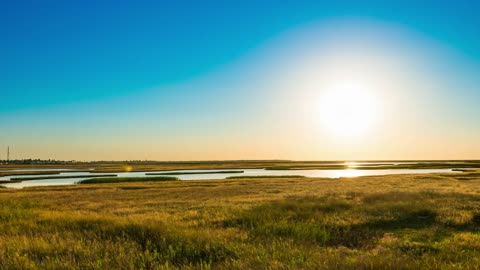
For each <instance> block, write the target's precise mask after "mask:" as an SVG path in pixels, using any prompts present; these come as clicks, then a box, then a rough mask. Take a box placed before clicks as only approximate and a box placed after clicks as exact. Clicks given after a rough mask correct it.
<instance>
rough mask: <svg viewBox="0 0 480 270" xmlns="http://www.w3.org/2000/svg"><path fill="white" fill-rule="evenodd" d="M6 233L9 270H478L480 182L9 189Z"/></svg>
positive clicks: (375, 180) (465, 177) (0, 240)
mask: <svg viewBox="0 0 480 270" xmlns="http://www.w3.org/2000/svg"><path fill="white" fill-rule="evenodd" d="M225 167H228V166H225ZM216 168H218V167H216ZM229 168H230V167H229ZM0 228H1V229H0V269H176V268H181V269H190V268H191V269H200V268H203V269H210V268H211V269H296V268H299V269H419V268H422V269H479V268H480V257H478V254H480V173H478V172H458V173H455V174H446V175H440V174H429V175H389V176H370V177H359V178H343V179H315V178H295V177H291V178H253V179H231V180H215V181H167V182H150V183H136V182H135V183H110V184H92V185H89V184H85V185H75V186H62V187H35V188H26V189H23V190H11V189H6V188H1V189H0Z"/></svg>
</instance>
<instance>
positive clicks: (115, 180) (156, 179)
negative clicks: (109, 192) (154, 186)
mask: <svg viewBox="0 0 480 270" xmlns="http://www.w3.org/2000/svg"><path fill="white" fill-rule="evenodd" d="M178 180H179V179H178V178H177V177H171V176H157V177H111V178H92V179H85V180H82V181H78V182H77V184H108V183H132V182H164V181H178Z"/></svg>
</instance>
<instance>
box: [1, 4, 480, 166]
mask: <svg viewBox="0 0 480 270" xmlns="http://www.w3.org/2000/svg"><path fill="white" fill-rule="evenodd" d="M230 2H231V1H227V2H225V1H21V0H19V1H4V2H2V3H1V4H0V5H1V8H0V35H1V36H2V42H1V43H0V59H1V61H0V94H1V96H0V147H1V149H3V148H5V149H6V147H7V145H10V147H11V152H12V157H13V158H44V159H48V158H51V159H75V160H134V159H135V160H136V159H140V160H144V159H148V160H214V159H300V160H307V159H308V160H340V159H341V160H344V159H348V160H354V159H356V160H365V159H377V160H378V159H480V106H479V104H480V39H479V38H478V37H479V36H480V28H479V27H478V26H479V25H480V18H479V17H478V13H479V12H480V3H478V1H473V0H472V1H467V0H464V1H439V0H437V1H433V0H424V1H408V0H407V1H405V0H404V1H293V0H292V1H290V0H282V1H241V2H239V3H230ZM259 2H261V3H259ZM330 2H331V3H330ZM345 84H348V85H350V86H349V87H351V88H355V91H357V90H358V89H363V88H365V89H366V90H365V91H366V92H368V93H369V95H370V96H371V97H372V99H374V100H375V101H372V104H371V105H367V103H368V102H366V101H365V100H364V102H363V103H364V105H357V104H356V103H352V104H350V103H339V104H338V105H335V104H333V105H332V102H330V101H329V99H328V98H326V97H327V96H328V95H327V94H326V93H328V91H333V90H331V89H337V88H338V87H339V85H345ZM357 88H358V89H357ZM335 91H336V90H335ZM358 91H360V90H358ZM361 91H363V90H361ZM358 99H359V100H360V101H362V98H358ZM326 103H328V104H326ZM333 103H335V102H333ZM359 103H361V102H359ZM345 104H347V106H354V107H355V106H358V111H359V112H360V111H362V110H363V111H365V110H366V109H367V108H365V107H369V108H368V109H371V108H374V109H375V110H372V112H373V111H374V114H375V117H372V119H373V118H374V119H373V120H374V121H373V120H372V124H371V127H368V129H366V131H365V132H364V133H362V134H356V133H355V134H354V132H344V133H347V134H346V135H348V136H340V135H339V134H335V133H332V132H331V131H332V128H326V127H325V125H322V121H323V120H322V119H323V118H324V117H325V115H327V116H328V115H330V114H331V115H332V116H331V117H330V120H332V119H337V118H335V117H336V116H338V114H339V113H342V112H343V111H344V110H343V109H339V107H341V106H342V105H345ZM362 106H363V107H362ZM325 108H330V109H325ZM359 115H360V114H359ZM339 121H340V120H339ZM360 124H361V122H360ZM350 125H352V123H350ZM2 156H3V155H2ZM0 159H1V158H0Z"/></svg>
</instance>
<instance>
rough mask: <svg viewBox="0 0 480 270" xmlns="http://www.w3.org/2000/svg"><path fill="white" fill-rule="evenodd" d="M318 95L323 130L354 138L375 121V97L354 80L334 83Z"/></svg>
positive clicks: (365, 130)
mask: <svg viewBox="0 0 480 270" xmlns="http://www.w3.org/2000/svg"><path fill="white" fill-rule="evenodd" d="M325 90H326V91H325V92H324V94H323V95H322V96H321V101H320V103H321V104H320V109H321V112H320V113H321V119H322V125H323V127H324V129H325V130H326V131H327V132H329V133H331V134H332V135H333V136H335V137H338V136H341V137H358V136H361V135H365V134H366V133H368V132H369V131H370V130H371V129H372V127H373V125H374V124H375V122H376V120H377V113H378V112H377V107H378V106H377V105H378V104H377V103H378V102H377V100H376V98H375V96H374V95H373V93H372V92H371V90H370V89H368V88H366V87H365V86H364V85H362V84H358V83H343V82H342V83H337V84H335V85H333V86H332V87H329V88H328V89H325Z"/></svg>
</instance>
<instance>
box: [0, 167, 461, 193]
mask: <svg viewBox="0 0 480 270" xmlns="http://www.w3.org/2000/svg"><path fill="white" fill-rule="evenodd" d="M49 170H50V171H54V170H51V169H49ZM36 171H41V170H36ZM58 171H60V173H59V174H51V175H50V174H38V175H36V174H25V175H12V176H4V177H0V181H9V180H11V179H16V178H22V181H21V182H15V183H13V182H12V183H4V184H1V185H2V186H5V187H9V188H24V187H34V186H52V185H73V184H75V183H77V182H79V181H82V180H85V179H90V178H92V177H95V176H98V175H102V174H109V175H110V174H113V175H116V176H117V177H153V176H155V175H151V174H167V175H170V176H174V177H177V178H179V179H180V180H186V181H188V180H220V179H226V178H228V177H232V176H241V177H248V176H288V175H300V176H305V177H322V178H341V177H358V176H371V175H390V174H424V173H449V172H452V169H376V170H361V169H358V170H357V169H354V168H349V169H339V170H325V169H305V170H266V169H232V170H228V171H227V170H223V169H209V170H172V171H149V172H116V173H99V172H92V171H84V172H78V171H76V172H69V171H66V170H64V169H62V170H58ZM79 176H85V177H79ZM36 177H42V178H46V179H41V180H29V179H30V178H36ZM48 177H52V178H50V179H48ZM55 177H65V178H61V179H58V178H57V179H55Z"/></svg>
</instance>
